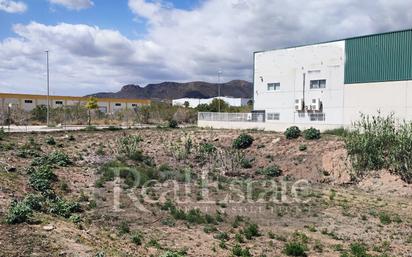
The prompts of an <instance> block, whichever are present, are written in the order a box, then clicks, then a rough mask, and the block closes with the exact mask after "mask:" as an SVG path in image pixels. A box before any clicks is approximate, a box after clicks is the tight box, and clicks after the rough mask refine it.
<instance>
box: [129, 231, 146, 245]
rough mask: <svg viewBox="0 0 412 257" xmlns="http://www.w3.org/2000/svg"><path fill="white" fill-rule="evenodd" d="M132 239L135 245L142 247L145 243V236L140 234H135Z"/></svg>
mask: <svg viewBox="0 0 412 257" xmlns="http://www.w3.org/2000/svg"><path fill="white" fill-rule="evenodd" d="M130 239H131V240H132V242H133V243H134V244H135V245H142V243H143V236H142V235H141V234H140V233H134V234H133V235H132V236H131V237H130Z"/></svg>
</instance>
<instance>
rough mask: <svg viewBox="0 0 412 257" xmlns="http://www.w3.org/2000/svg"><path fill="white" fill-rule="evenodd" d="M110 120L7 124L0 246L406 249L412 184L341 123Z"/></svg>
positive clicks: (411, 248)
mask: <svg viewBox="0 0 412 257" xmlns="http://www.w3.org/2000/svg"><path fill="white" fill-rule="evenodd" d="M112 130H113V131H110V130H106V131H80V132H69V133H68V134H65V133H62V132H58V133H49V134H35V133H32V134H30V133H28V134H10V135H4V136H2V140H0V219H1V220H2V223H1V224H0V256H93V257H94V256H100V257H101V256H156V257H157V256H268V257H269V256H331V257H332V256H337V257H339V256H355V257H356V256H382V257H383V256H411V254H412V185H410V184H407V183H405V182H403V180H401V179H400V178H399V177H397V176H396V175H392V174H390V173H389V172H388V171H386V170H380V171H375V172H371V173H370V174H369V175H368V176H366V177H365V178H363V179H362V180H360V181H357V182H356V183H355V182H353V181H352V179H351V174H352V173H353V172H352V168H351V167H352V165H351V163H350V162H349V161H348V158H347V154H346V150H345V143H344V142H343V140H342V139H341V138H340V137H337V136H332V135H322V138H321V139H319V140H305V139H303V138H301V137H300V138H298V139H292V140H288V139H286V138H285V137H284V135H282V134H277V133H269V132H261V131H247V134H248V135H250V136H252V138H253V143H252V144H251V145H250V146H243V145H240V147H238V148H240V149H236V148H235V147H233V142H234V140H235V139H236V138H237V137H238V136H239V135H240V134H241V133H242V132H240V131H234V130H207V129H196V128H193V129H189V128H188V129H161V128H159V129H141V130H117V131H114V129H112ZM243 148H244V149H243Z"/></svg>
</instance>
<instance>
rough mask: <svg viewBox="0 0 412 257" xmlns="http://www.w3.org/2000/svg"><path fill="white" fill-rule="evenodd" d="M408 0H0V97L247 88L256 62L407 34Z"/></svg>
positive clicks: (409, 22) (410, 4)
mask: <svg viewBox="0 0 412 257" xmlns="http://www.w3.org/2000/svg"><path fill="white" fill-rule="evenodd" d="M411 8H412V1H405V0H402V1H401V0H363V1H359V0H306V1H303V0H0V92H11V93H34V94H44V93H45V92H46V55H45V51H46V50H48V51H49V53H50V56H49V58H50V85H51V92H52V93H53V94H58V95H76V96H77V95H86V94H90V93H96V92H103V91H118V90H120V88H121V87H122V86H123V85H126V84H138V85H142V86H144V85H146V84H148V83H158V82H163V81H178V82H186V81H199V80H202V81H208V82H216V81H217V77H218V76H217V74H218V71H219V70H221V71H222V72H223V74H222V78H223V80H224V81H230V80H233V79H244V80H249V81H252V76H253V52H254V51H259V50H264V49H276V48H282V47H288V46H295V45H301V44H308V43H316V42H322V41H328V40H335V39H341V38H346V37H352V36H359V35H364V34H371V33H378V32H386V31H392V30H400V29H406V28H412V15H410V12H409V10H411Z"/></svg>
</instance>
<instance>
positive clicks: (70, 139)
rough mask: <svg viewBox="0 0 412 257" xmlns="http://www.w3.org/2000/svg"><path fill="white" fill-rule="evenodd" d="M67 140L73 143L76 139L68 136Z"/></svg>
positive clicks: (71, 135)
mask: <svg viewBox="0 0 412 257" xmlns="http://www.w3.org/2000/svg"><path fill="white" fill-rule="evenodd" d="M67 140H68V141H75V140H76V138H75V137H74V136H73V134H70V135H69V136H68V137H67Z"/></svg>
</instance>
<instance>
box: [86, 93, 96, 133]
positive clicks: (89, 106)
mask: <svg viewBox="0 0 412 257" xmlns="http://www.w3.org/2000/svg"><path fill="white" fill-rule="evenodd" d="M86 108H87V110H88V124H89V126H90V125H91V123H92V114H91V112H92V110H95V109H97V108H99V106H98V105H97V98H96V97H90V98H89V99H88V100H87V103H86Z"/></svg>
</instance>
